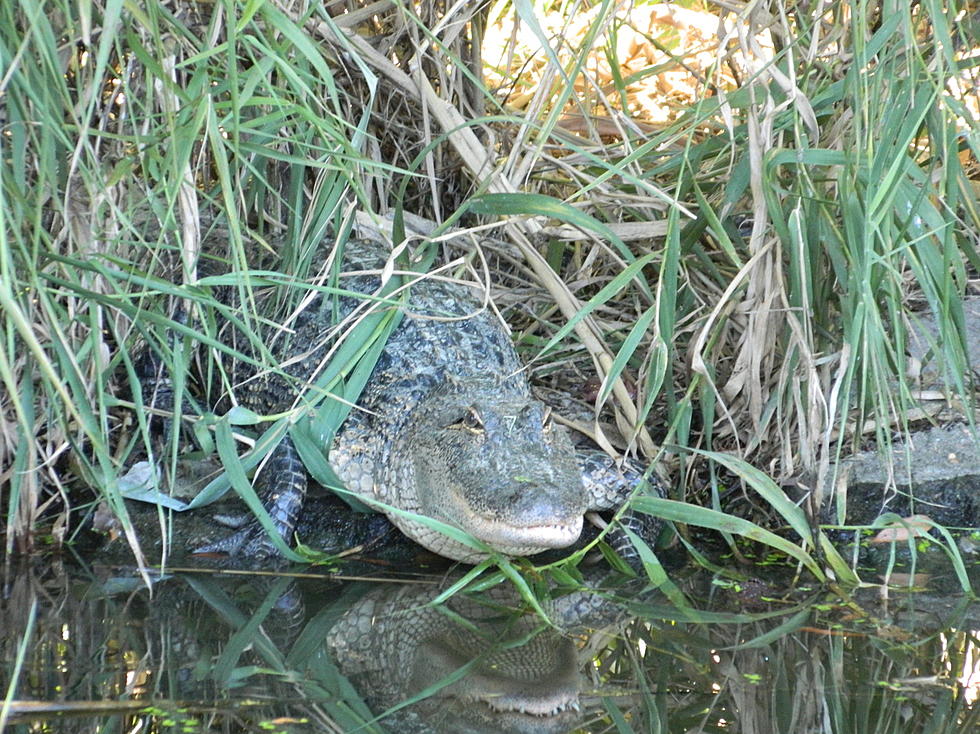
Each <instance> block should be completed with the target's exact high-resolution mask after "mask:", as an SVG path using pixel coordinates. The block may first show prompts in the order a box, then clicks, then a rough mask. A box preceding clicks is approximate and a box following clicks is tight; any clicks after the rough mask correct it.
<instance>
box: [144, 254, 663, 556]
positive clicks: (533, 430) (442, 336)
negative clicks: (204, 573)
mask: <svg viewBox="0 0 980 734" xmlns="http://www.w3.org/2000/svg"><path fill="white" fill-rule="evenodd" d="M209 249H214V248H213V246H210V247H209V246H207V244H206V246H205V248H204V250H205V252H207V251H208V250H209ZM339 252H340V250H339V248H336V247H335V246H332V245H330V244H325V245H324V246H322V247H321V253H320V260H321V261H322V262H323V263H324V265H323V266H324V267H328V266H329V265H330V263H331V262H332V259H333V258H336V257H337V255H338V254H339ZM389 257H390V253H387V252H385V250H384V248H383V247H382V246H381V245H379V244H378V243H374V242H368V241H363V240H356V239H351V240H349V241H347V242H346V243H344V247H343V255H342V260H341V263H342V267H341V268H340V269H339V270H340V271H341V277H340V278H339V282H338V285H339V287H340V288H342V289H344V291H345V292H346V293H347V295H345V296H343V297H340V298H332V297H331V296H330V295H326V294H325V293H324V292H322V289H321V290H320V291H318V290H315V289H314V288H313V287H312V286H310V288H309V289H308V296H309V298H308V299H307V301H306V302H304V307H303V308H302V309H300V310H298V311H296V312H294V315H293V317H292V318H291V319H288V320H287V322H286V323H285V325H283V326H280V325H278V324H273V325H269V326H266V327H265V331H264V332H262V335H261V336H262V341H263V343H264V344H265V345H267V346H268V348H269V350H270V352H271V353H272V354H273V355H274V358H275V359H276V360H278V362H279V367H278V368H276V369H259V368H257V367H254V366H252V364H251V363H252V362H254V360H250V362H245V361H243V360H240V359H239V360H237V361H235V360H227V362H228V363H227V364H225V365H224V369H223V371H224V373H225V375H226V376H227V377H228V379H226V384H227V383H229V382H230V383H231V384H232V385H233V389H232V393H233V394H232V396H231V400H232V402H234V403H237V404H239V405H242V406H245V407H246V408H249V409H251V410H253V411H255V412H257V413H260V414H265V415H269V414H276V413H283V412H285V411H289V410H291V409H293V408H295V407H296V406H297V405H298V404H300V403H301V400H302V395H303V393H304V390H308V389H309V386H310V385H311V384H313V383H314V382H315V381H316V379H317V377H318V375H319V374H320V372H321V371H322V369H323V365H324V364H325V362H326V361H327V357H328V356H329V355H330V354H331V350H333V349H334V348H335V347H336V346H337V343H338V339H339V337H338V334H340V333H341V331H342V327H343V326H344V325H348V324H350V323H351V320H352V319H355V318H356V317H358V316H359V315H361V314H363V313H365V312H366V311H368V310H375V311H377V312H382V311H384V310H385V309H398V310H400V312H401V320H400V322H399V323H398V325H397V327H396V328H394V329H393V331H392V332H391V334H390V336H389V338H388V340H387V342H386V344H385V346H384V348H383V351H381V353H380V356H379V357H378V359H377V363H376V364H375V366H374V369H373V372H372V373H371V375H370V377H369V379H368V380H367V382H366V384H365V385H364V387H363V390H362V392H361V394H360V397H359V399H358V400H357V405H356V407H355V408H354V409H353V410H352V411H351V412H350V413H349V414H348V416H347V417H346V419H345V420H344V422H343V423H342V424H341V426H340V428H339V430H338V432H337V434H336V436H335V437H334V439H333V443H332V446H331V447H330V451H329V463H330V466H331V468H332V469H333V471H334V472H335V473H336V475H337V476H338V477H339V478H340V480H341V481H342V482H343V484H344V485H345V486H346V488H347V489H348V490H349V491H351V492H352V493H354V494H355V495H357V496H358V497H360V498H362V499H363V500H365V501H366V502H367V503H368V504H369V505H370V506H371V507H372V508H375V509H380V510H381V511H382V512H384V513H385V514H386V515H387V516H388V518H389V519H390V520H391V522H392V523H393V524H394V525H395V526H397V527H398V528H399V529H400V530H401V531H402V532H403V533H405V534H406V535H408V536H409V537H410V538H411V539H413V540H414V541H416V542H417V543H419V544H421V545H423V546H425V547H426V548H428V549H429V550H431V551H433V552H435V553H437V554H439V555H442V556H445V557H447V558H450V559H454V560H458V561H464V562H468V563H476V562H478V561H480V560H482V559H483V558H486V557H487V556H488V555H490V554H492V553H500V554H505V555H507V556H518V555H531V554H535V553H539V552H542V551H546V550H548V549H554V548H566V547H568V546H570V545H572V544H574V543H575V542H576V541H577V540H578V539H579V537H580V535H581V533H582V529H583V518H584V517H585V516H586V515H587V513H590V512H601V511H609V512H614V511H616V510H618V509H619V508H620V507H621V506H622V505H623V504H624V502H625V501H626V500H627V499H628V498H629V496H630V495H631V493H633V492H634V491H636V489H637V488H638V487H640V486H645V487H649V489H646V490H644V491H650V492H654V493H656V494H658V495H662V494H663V489H662V487H661V485H660V484H659V483H658V482H656V480H652V479H651V480H647V481H645V480H644V478H643V472H642V468H641V467H639V466H638V465H635V464H631V463H625V464H618V463H616V462H614V461H613V460H612V459H611V458H610V457H609V456H608V455H607V454H605V453H604V452H602V451H599V450H598V449H577V448H575V447H574V446H573V444H572V441H571V440H570V438H569V436H568V434H567V432H566V429H565V428H563V427H562V426H559V425H558V424H557V423H556V421H555V420H554V417H553V415H552V411H551V409H550V408H549V407H548V406H546V405H545V404H543V403H542V402H541V401H539V400H537V399H536V398H535V397H534V396H532V394H531V388H530V385H529V382H528V379H527V375H526V371H525V369H524V368H523V367H522V365H521V363H520V361H519V359H518V356H517V353H516V351H515V349H514V346H513V344H512V342H511V339H510V337H509V335H508V333H507V331H506V329H505V327H504V326H503V325H502V324H501V322H500V320H499V319H498V317H497V316H496V315H495V314H494V313H493V312H492V311H491V310H489V309H488V308H486V306H485V304H484V303H483V301H482V299H481V298H479V297H478V295H477V292H476V289H475V288H474V286H473V284H468V283H464V282H461V281H459V280H455V279H450V278H447V277H444V276H443V277H440V276H432V275H427V276H418V275H417V274H415V275H411V276H405V277H406V278H410V279H411V282H410V284H409V285H408V286H407V288H405V289H404V290H403V291H401V293H402V294H404V296H403V299H402V300H401V301H398V297H397V296H392V295H388V296H383V295H382V294H383V293H385V292H386V291H384V290H383V280H382V277H381V274H382V273H383V272H385V268H386V267H388V268H390V267H391V265H392V264H393V263H392V262H389ZM311 272H315V270H313V269H311ZM284 287H286V286H269V287H268V292H266V293H258V294H255V302H257V303H263V302H268V303H276V302H280V297H281V296H282V295H283V294H282V293H280V292H278V291H279V290H280V289H281V288H284ZM225 290H227V291H228V292H227V293H225V294H222V295H221V296H220V298H221V299H222V300H224V301H226V302H229V303H231V304H232V305H233V306H234V304H235V302H236V299H237V295H235V294H236V293H237V290H235V289H232V288H227V289H225ZM389 290H390V288H389ZM233 321H234V320H233V319H228V320H227V322H226V324H225V326H224V331H222V332H221V338H222V340H223V341H224V342H225V343H229V344H232V343H233V344H236V345H238V344H242V343H247V339H245V338H244V334H242V333H240V332H237V333H236V332H235V329H236V328H237V327H236V325H235V323H233ZM266 321H267V322H269V321H272V319H270V318H268V317H267V318H266ZM338 324H340V326H338ZM229 330H231V331H229ZM239 349H241V347H239ZM143 362H144V364H145V365H148V367H147V366H144V368H143V369H142V371H141V372H140V374H141V377H142V378H143V393H144V401H145V403H146V404H149V405H152V406H156V407H163V408H167V407H170V408H172V404H171V405H170V406H168V405H167V400H168V399H169V400H170V401H171V403H172V392H171V391H170V389H169V382H168V380H167V376H166V374H165V372H163V370H162V369H161V367H160V364H161V361H160V360H159V359H156V358H150V359H146V360H143ZM226 399H227V397H226ZM255 486H256V490H257V492H258V493H259V495H260V497H262V499H263V504H264V506H265V507H266V509H267V511H268V513H269V515H270V518H271V519H272V521H273V524H274V526H275V529H276V531H277V532H278V533H279V535H280V536H281V537H282V538H283V539H284V540H285V541H286V542H287V543H288V542H290V540H291V539H292V535H293V533H294V530H295V528H296V525H297V518H298V517H299V516H300V513H301V512H302V507H303V502H304V498H305V495H306V487H307V472H306V470H305V467H304V465H303V463H302V461H301V459H300V457H299V453H298V451H297V449H296V447H295V445H294V442H293V440H292V439H291V438H290V436H289V435H288V434H287V435H285V436H284V437H283V438H282V440H281V442H280V443H279V444H278V446H277V447H276V448H275V449H273V450H272V452H271V454H270V455H269V457H268V458H267V460H266V462H265V465H264V467H262V468H261V469H260V470H259V472H258V475H257V477H256V479H255ZM418 516H422V517H423V518H434V519H436V520H439V521H441V522H443V523H446V524H448V525H450V526H453V527H456V528H459V529H461V530H463V531H465V532H466V533H468V534H469V535H470V536H471V537H472V538H473V539H475V540H476V541H478V543H477V545H478V547H473V545H472V544H467V543H464V542H461V541H460V540H457V539H454V538H451V537H448V536H447V535H446V534H445V533H443V532H441V531H440V530H438V529H434V528H433V527H432V523H427V522H426V521H425V520H424V519H422V520H420V519H418ZM637 523H638V526H639V527H641V528H642V529H644V530H645V533H646V535H647V536H649V535H651V534H652V533H653V532H655V531H656V530H658V529H659V525H658V523H657V521H656V520H655V519H649V518H647V516H642V518H641V519H640V520H638V521H637ZM616 547H617V550H620V551H628V550H629V548H630V544H629V541H628V540H626V536H625V535H620V536H619V538H618V540H617V541H616ZM199 551H200V552H207V553H226V554H229V555H231V556H235V557H239V558H246V559H253V558H267V557H269V556H275V555H277V554H278V551H277V550H275V545H274V544H273V543H272V542H271V540H270V539H269V537H268V534H267V533H266V531H265V530H264V529H263V528H262V526H261V525H260V524H259V523H258V522H257V521H253V522H251V523H249V524H248V525H246V526H245V527H243V528H240V529H238V531H237V532H234V533H233V534H231V535H230V536H228V537H226V538H223V539H221V540H219V541H218V542H215V543H212V544H210V545H207V546H204V547H202V548H200V549H199Z"/></svg>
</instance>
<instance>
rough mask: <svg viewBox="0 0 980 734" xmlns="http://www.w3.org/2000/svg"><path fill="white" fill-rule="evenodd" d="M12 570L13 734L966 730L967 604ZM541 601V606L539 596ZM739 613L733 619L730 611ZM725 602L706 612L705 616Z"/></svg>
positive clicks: (970, 612) (9, 724) (7, 622)
mask: <svg viewBox="0 0 980 734" xmlns="http://www.w3.org/2000/svg"><path fill="white" fill-rule="evenodd" d="M41 568H42V567H41V566H37V567H36V568H34V569H32V568H21V569H18V570H16V571H15V570H13V569H8V572H7V577H6V578H5V584H4V589H3V591H4V594H3V599H2V603H0V619H2V620H3V623H2V628H0V651H2V670H3V680H2V683H3V685H4V690H5V692H6V693H7V698H8V700H7V703H6V705H5V707H4V709H3V712H2V716H3V717H4V718H3V719H2V720H0V729H3V730H5V731H11V732H18V733H19V732H197V731H207V732H307V731H310V732H313V731H316V732H320V731H322V732H383V731H390V732H571V731H586V732H604V731H613V732H630V731H635V732H702V731H704V732H715V731H719V732H720V731H725V732H733V731H734V732H760V733H761V732H766V733H768V732H786V733H792V734H798V733H809V732H913V731H914V732H975V731H977V729H978V724H980V713H978V712H980V704H978V703H977V700H976V699H977V697H978V694H980V640H978V636H980V632H978V630H980V610H978V607H977V606H976V605H971V604H970V603H968V602H967V601H959V600H957V599H955V598H952V597H936V598H931V597H929V596H928V595H922V594H907V595H901V594H898V595H896V594H894V593H893V594H892V595H891V597H890V598H889V599H882V598H881V597H870V596H869V598H867V599H858V600H846V601H845V600H841V599H840V598H838V597H835V596H834V595H832V594H828V593H827V592H825V591H822V590H813V591H810V592H807V591H806V590H801V589H796V590H794V592H793V594H792V595H791V596H787V597H785V598H779V594H778V592H776V591H774V590H773V589H772V588H771V587H770V586H769V585H767V584H764V583H762V582H754V583H753V584H749V585H743V586H742V587H740V588H738V589H726V588H722V587H720V586H718V585H717V584H715V583H713V581H712V579H711V578H708V577H706V576H704V575H698V574H695V575H692V576H690V577H689V578H687V579H684V580H681V581H680V582H679V583H680V584H681V585H683V588H684V590H685V591H686V592H687V593H688V594H689V596H690V598H692V599H700V600H701V601H700V602H698V603H697V604H696V606H697V607H698V609H697V611H695V610H690V611H680V610H678V609H677V608H675V607H672V606H671V605H670V604H668V603H667V602H666V601H664V600H663V599H662V597H659V596H658V595H657V594H656V593H652V592H649V591H645V590H643V589H639V588H638V587H637V586H636V585H635V582H632V583H630V582H620V583H619V584H617V583H615V581H614V580H613V579H612V578H606V579H599V580H598V581H597V582H596V583H595V585H596V586H597V587H598V590H596V591H582V590H580V589H579V590H571V591H570V590H566V589H562V588H559V587H552V588H551V589H550V590H549V589H548V587H547V586H546V585H545V584H544V583H543V582H542V585H541V588H537V589H535V593H536V595H537V596H538V598H545V599H547V600H546V601H544V602H543V603H542V609H543V611H544V612H545V614H546V615H547V618H544V617H542V616H540V615H538V614H535V613H533V612H531V611H529V610H528V608H527V604H526V603H524V602H523V601H522V599H521V597H520V595H519V594H518V593H517V592H516V591H515V590H514V587H513V586H512V585H511V584H510V582H504V583H497V584H492V585H489V586H488V587H486V588H483V587H480V588H477V589H475V590H472V591H467V592H465V593H457V594H455V595H453V596H451V598H450V599H449V600H448V601H445V602H440V597H441V596H442V595H443V592H444V591H445V590H446V589H447V587H448V586H449V585H452V584H453V583H454V582H455V581H457V580H458V578H459V577H458V576H453V575H452V574H449V575H443V576H434V577H421V576H417V577H402V578H399V579H394V580H392V579H389V580H371V581H366V580H365V581H350V580H344V579H341V578H338V577H329V576H324V577H320V578H291V577H286V576H283V575H272V576H265V577H262V576H256V575H254V574H249V575H231V574H227V573H224V574H223V573H216V572H213V571H212V572H200V573H174V574H172V575H168V576H166V577H162V578H158V579H157V580H156V581H155V583H154V585H153V588H152V590H149V589H147V588H146V587H145V586H144V585H143V584H142V582H141V581H140V580H139V579H138V578H137V577H136V576H135V574H131V573H128V572H126V571H123V570H120V569H118V568H111V567H91V566H84V565H74V566H69V565H57V564H55V565H50V564H49V565H46V566H44V567H43V570H41ZM549 597H550V598H549ZM733 609H734V610H737V611H734V612H733V611H731V610H733ZM716 610H719V611H716Z"/></svg>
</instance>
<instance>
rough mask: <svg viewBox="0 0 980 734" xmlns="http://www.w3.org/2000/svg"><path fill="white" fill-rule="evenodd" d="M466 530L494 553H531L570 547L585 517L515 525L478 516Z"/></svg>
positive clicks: (580, 529) (580, 532)
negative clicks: (535, 550) (512, 550)
mask: <svg viewBox="0 0 980 734" xmlns="http://www.w3.org/2000/svg"><path fill="white" fill-rule="evenodd" d="M463 529H464V530H466V531H467V532H468V533H470V534H471V535H472V536H473V537H474V538H476V539H477V540H481V541H483V542H484V543H486V544H487V545H489V546H490V547H491V548H493V549H495V550H499V551H503V552H509V551H511V549H514V548H517V549H520V550H519V552H520V553H528V552H530V550H531V549H538V550H547V549H548V548H567V547H568V546H570V545H571V544H572V543H574V542H575V541H576V540H578V538H579V535H581V534H582V516H581V515H579V516H578V517H575V518H572V519H570V520H568V521H566V522H560V523H549V524H541V525H515V524H513V523H508V522H504V521H501V520H498V519H494V518H489V517H476V518H471V522H470V523H468V527H465V528H463Z"/></svg>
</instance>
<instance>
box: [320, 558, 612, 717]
mask: <svg viewBox="0 0 980 734" xmlns="http://www.w3.org/2000/svg"><path fill="white" fill-rule="evenodd" d="M458 580H459V577H452V578H449V579H447V580H446V581H445V582H443V583H441V584H439V585H438V586H435V587H433V586H429V585H427V586H417V585H413V586H403V587H400V588H399V587H395V588H392V587H390V586H388V587H382V588H375V589H373V590H372V591H370V592H369V593H368V594H367V595H366V596H365V597H364V598H362V599H361V600H359V601H358V602H357V603H356V604H354V605H353V606H351V607H350V609H349V610H348V611H347V612H346V613H345V614H344V615H343V616H342V617H341V618H340V620H338V622H337V624H336V625H334V627H333V629H332V630H331V631H330V634H329V635H328V636H327V643H328V645H329V646H330V648H331V650H332V651H333V653H334V655H335V657H336V659H337V661H338V664H339V665H340V668H341V670H342V671H343V672H344V673H345V674H347V675H348V676H350V677H351V678H352V681H353V682H354V683H355V685H356V686H357V687H358V689H359V690H360V691H362V692H364V694H365V697H366V698H367V699H368V703H369V704H370V705H371V707H372V709H373V710H386V709H390V708H392V707H394V706H397V705H399V704H401V703H402V702H403V701H414V703H411V704H410V705H407V706H405V707H404V708H402V709H401V710H399V711H397V712H395V713H393V714H392V715H391V716H390V717H389V718H388V719H386V722H385V723H386V724H387V725H389V726H391V728H392V729H393V730H394V731H408V730H418V729H419V728H420V722H422V721H424V722H425V723H426V724H427V726H428V727H429V728H430V729H431V730H432V731H438V732H507V733H510V732H514V733H515V734H516V733H518V732H567V731H569V730H570V729H572V728H573V727H574V726H575V724H576V723H577V722H578V721H580V720H581V718H582V717H581V714H580V713H579V712H580V710H581V706H580V702H579V695H580V692H581V689H582V682H583V679H582V675H581V673H580V667H581V666H582V663H583V662H584V661H580V660H579V657H580V656H579V647H578V644H581V642H582V640H583V638H586V637H587V635H588V632H589V631H590V630H593V629H596V628H601V627H605V626H607V625H609V624H611V623H613V622H615V621H616V620H617V619H622V618H623V617H624V616H625V612H624V611H623V609H622V608H621V607H619V606H617V605H616V604H614V603H613V602H611V601H608V600H607V599H604V598H603V597H601V596H598V595H596V594H592V593H586V592H575V593H572V594H568V595H565V596H562V597H560V598H557V599H554V600H552V601H550V602H548V603H546V604H545V605H544V611H545V613H546V614H547V616H548V621H545V619H543V618H542V617H540V616H539V615H537V614H535V613H532V612H529V611H527V610H526V607H527V604H526V603H525V602H524V601H523V600H522V599H521V597H520V595H519V594H518V592H517V589H516V587H514V586H513V585H512V584H510V583H503V584H498V585H495V586H493V587H492V588H491V589H489V590H487V591H485V592H482V593H477V594H458V595H454V596H453V597H451V598H450V599H449V600H448V601H446V602H445V603H444V604H442V605H438V606H434V605H432V602H433V600H434V599H436V597H437V596H439V595H440V594H441V593H442V591H443V589H444V588H445V587H448V586H450V585H452V584H455V583H456V582H457V581H458ZM522 610H524V611H523V612H522ZM548 622H551V623H553V624H554V625H557V628H556V627H555V626H551V625H549V624H548ZM573 634H577V635H578V636H579V637H578V638H577V639H573V637H572V635H573ZM577 643H578V644H577Z"/></svg>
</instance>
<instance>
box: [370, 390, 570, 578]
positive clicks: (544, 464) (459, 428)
mask: <svg viewBox="0 0 980 734" xmlns="http://www.w3.org/2000/svg"><path fill="white" fill-rule="evenodd" d="M390 459H391V460H390V464H389V467H388V471H389V474H388V476H387V478H386V481H385V482H384V484H385V486H386V487H387V491H388V493H389V495H391V496H388V497H380V499H381V500H382V501H384V502H386V503H387V504H390V505H394V506H396V507H399V508H402V509H409V510H411V511H412V512H415V513H417V514H419V515H425V516H427V517H432V518H435V519H437V520H441V521H443V522H446V523H448V524H450V525H453V526H455V527H457V528H460V529H461V530H464V531H466V532H467V533H469V534H470V535H471V536H473V537H474V538H476V539H477V540H479V541H482V542H483V543H485V544H486V545H488V546H489V547H490V548H491V549H493V550H494V551H497V552H500V553H504V554H507V555H528V554H532V553H539V552H541V551H544V550H548V549H551V548H564V547H567V546H569V545H571V544H572V543H574V542H575V541H576V540H577V539H578V537H579V534H580V533H581V530H582V518H583V516H584V514H585V512H586V511H587V509H588V507H589V498H588V496H587V492H586V490H585V486H584V484H583V481H582V475H581V471H580V469H579V467H578V464H577V462H576V459H575V451H574V448H573V447H572V444H571V441H570V440H569V438H568V436H567V435H566V433H565V430H564V429H563V428H562V427H560V426H557V425H555V424H554V422H553V421H552V420H551V417H550V411H549V409H548V408H546V407H545V406H544V405H543V404H542V403H540V402H539V401H537V400H534V399H533V398H531V397H529V396H528V395H527V394H526V393H524V392H523V391H517V390H505V389H502V388H501V386H500V384H499V383H498V382H496V381H494V380H489V379H486V378H478V379H474V378H471V377H469V378H467V379H466V380H459V381H451V382H450V383H449V387H448V388H447V389H440V390H436V391H433V392H432V393H431V394H429V395H428V396H426V397H425V398H424V399H423V400H422V401H421V402H420V403H419V405H418V406H417V407H416V408H415V410H414V411H413V412H412V415H410V416H409V417H408V418H407V419H406V420H405V423H404V424H403V425H402V427H401V429H400V431H399V433H398V436H397V438H396V440H395V446H394V448H393V450H392V451H391V454H390ZM396 492H397V493H398V494H397V496H394V493H396ZM390 517H391V519H392V521H393V522H394V523H395V524H396V525H398V526H399V527H400V528H401V529H402V531H403V532H405V533H406V534H408V535H410V536H411V537H412V538H414V539H415V540H416V541H417V542H419V543H421V544H422V545H424V546H426V547H428V548H429V549H430V550H433V551H435V552H437V553H439V554H440V555H443V556H448V557H450V558H455V559H456V560H461V561H467V562H475V561H477V560H479V559H480V558H482V557H485V555H486V554H485V553H481V552H479V551H476V550H475V549H473V548H471V547H469V546H467V545H464V544H462V543H460V542H458V541H455V540H452V539H450V538H447V537H446V536H445V535H443V534H442V533H439V532H438V531H436V530H433V529H431V528H428V527H426V526H423V525H420V524H419V523H417V522H415V521H413V520H411V519H407V518H405V517H404V516H403V515H391V516H390Z"/></svg>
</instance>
